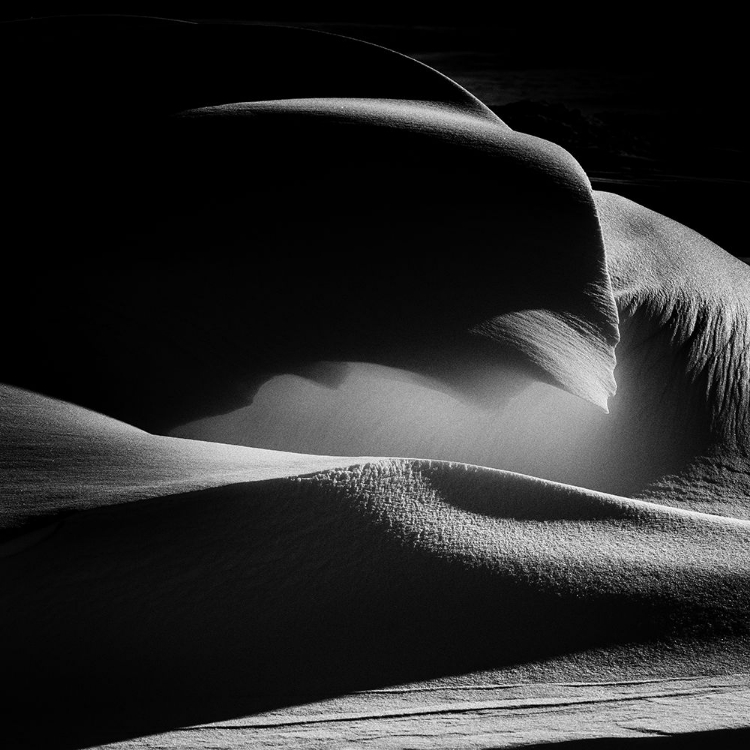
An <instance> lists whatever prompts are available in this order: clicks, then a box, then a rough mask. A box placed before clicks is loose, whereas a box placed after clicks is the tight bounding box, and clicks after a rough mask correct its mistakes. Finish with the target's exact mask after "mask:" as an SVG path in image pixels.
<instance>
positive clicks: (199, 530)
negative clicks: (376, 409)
mask: <svg viewBox="0 0 750 750" xmlns="http://www.w3.org/2000/svg"><path fill="white" fill-rule="evenodd" d="M378 481H379V482H381V483H384V484H383V486H381V487H380V491H379V495H378V497H380V498H387V497H388V496H389V493H388V486H387V485H388V484H389V482H391V481H394V487H393V489H394V491H395V490H396V488H397V485H398V482H397V481H395V480H391V479H389V478H388V477H387V476H384V477H382V478H381V480H378ZM379 486H380V485H379ZM354 489H355V486H354V485H351V486H350V485H349V484H348V483H347V482H346V481H339V482H338V483H325V482H322V483H321V482H317V481H309V480H308V481H303V482H299V481H296V482H294V481H288V480H274V481H269V482H259V483H252V484H243V485H236V486H232V487H225V488H221V489H217V490H210V491H203V492H195V493H189V494H186V495H181V496H174V497H171V498H163V499H159V500H153V501H142V502H138V503H132V504H130V505H128V507H126V508H123V507H120V508H113V509H108V510H99V511H93V512H89V513H81V514H79V516H77V517H75V518H73V519H70V520H67V521H65V522H63V523H62V524H61V525H60V527H59V528H58V530H57V531H56V532H55V533H54V534H53V535H52V536H51V537H49V538H48V539H46V540H45V542H44V544H43V545H40V546H39V547H36V548H30V549H28V550H26V551H25V552H23V553H21V554H19V555H16V556H15V557H12V558H7V559H6V560H5V561H4V567H3V572H4V575H3V582H2V595H3V600H4V602H5V607H4V609H3V614H2V616H1V617H0V635H1V636H2V642H3V643H4V644H6V648H7V649H8V652H7V654H6V655H5V656H4V665H5V666H4V681H3V693H4V695H3V706H4V715H5V718H4V724H3V732H4V736H5V737H7V738H13V741H14V742H18V743H21V744H20V745H19V746H28V747H33V746H44V745H45V743H49V741H50V739H51V737H50V735H52V737H53V738H54V743H53V744H54V745H55V747H60V748H68V747H69V748H80V747H87V746H91V745H93V744H97V743H103V742H108V741H114V740H117V739H121V738H125V737H132V736H138V735H142V734H147V733H155V732H159V731H165V730H167V729H170V728H174V727H178V726H186V725H190V724H195V723H202V722H209V721H217V720H220V719H226V718H231V717H237V716H243V715H248V714H252V713H257V712H260V711H264V710H268V709H271V708H274V707H280V706H286V705H294V704H298V703H303V702H309V701H313V700H319V699H323V698H325V697H329V696H334V695H340V694H345V693H348V692H351V691H353V690H361V689H367V688H374V687H378V686H388V685H396V684H404V683H408V682H413V681H417V680H423V679H428V678H435V677H440V676H445V675H450V674H465V673H468V672H472V671H479V670H486V669H492V668H501V667H503V666H511V665H514V664H521V663H524V662H528V661H538V660H542V659H545V658H549V657H554V656H555V655H560V654H570V653H574V652H578V651H582V650H586V649H591V648H596V647H606V646H608V645H614V644H634V643H638V642H642V641H653V640H658V639H660V638H666V639H667V640H671V639H672V638H674V637H675V636H676V635H677V634H679V632H681V631H682V630H685V632H688V633H689V634H690V636H691V637H701V633H702V630H701V628H703V627H704V625H705V628H707V630H706V633H704V634H703V635H704V636H708V637H716V636H718V637H722V636H723V635H731V634H732V633H733V632H734V629H736V627H738V625H737V623H734V622H733V621H727V622H726V623H725V624H724V625H722V626H721V627H719V625H718V624H716V623H711V614H710V612H701V611H700V608H695V607H692V606H691V608H690V609H689V610H687V609H685V608H684V606H682V605H678V604H677V602H675V601H670V599H669V597H664V598H661V599H660V600H658V601H657V600H653V599H650V598H648V597H639V596H638V595H637V594H633V595H628V596H625V595H623V594H619V595H618V594H612V593H610V594H607V593H606V592H604V591H600V592H599V593H597V591H596V590H595V589H592V590H588V591H586V590H585V589H580V590H578V589H577V588H576V587H575V586H573V588H572V589H571V590H567V589H566V588H565V587H563V588H562V589H560V588H558V587H556V586H554V585H543V582H542V581H539V580H536V579H535V578H534V577H532V578H531V579H528V578H527V577H526V575H525V574H523V572H522V571H517V570H516V569H515V567H514V566H510V567H505V566H503V565H498V564H497V560H496V559H495V555H496V554H501V552H499V551H498V552H497V553H496V552H493V551H490V550H488V551H487V553H485V555H486V557H485V558H482V557H480V558H477V559H475V560H474V562H473V564H472V565H467V564H466V561H465V560H463V559H462V558H461V557H460V556H453V555H447V554H445V553H439V552H437V551H434V550H431V548H430V545H429V544H428V543H427V542H420V543H416V540H415V539H412V538H410V537H409V535H408V534H406V535H403V534H402V533H401V531H399V525H398V524H396V525H395V526H394V525H393V524H392V521H389V520H388V516H389V514H388V513H385V515H384V514H383V511H384V508H383V507H380V504H381V501H379V500H377V499H376V498H375V496H368V494H367V493H366V492H364V493H361V494H358V495H357V494H352V492H353V491H354ZM424 489H429V486H425V487H424V488H421V485H419V484H417V485H414V486H412V487H411V489H410V490H409V492H411V493H413V494H414V497H413V501H414V502H418V501H419V497H420V494H419V493H420V492H422V491H423V490H424ZM443 489H444V488H443ZM464 489H465V488H464ZM479 489H481V487H480V488H479ZM445 494H446V497H447V495H448V493H447V492H446V493H445ZM447 499H448V500H450V501H452V502H453V501H455V502H459V504H461V505H463V503H462V502H460V501H459V500H458V498H451V497H447ZM469 505H470V503H469ZM92 560H96V561H97V564H96V566H93V567H92V565H91V561H92ZM739 616H740V615H739V614H738V615H737V617H739ZM701 623H703V625H702V624H701ZM40 717H42V718H41V719H40ZM24 742H25V743H26V745H23V743H24ZM14 746H16V745H14Z"/></svg>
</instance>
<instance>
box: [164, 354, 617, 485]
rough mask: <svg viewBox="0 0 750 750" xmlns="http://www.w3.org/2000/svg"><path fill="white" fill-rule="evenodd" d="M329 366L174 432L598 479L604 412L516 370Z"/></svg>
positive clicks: (576, 480) (569, 479)
mask: <svg viewBox="0 0 750 750" xmlns="http://www.w3.org/2000/svg"><path fill="white" fill-rule="evenodd" d="M327 370H328V373H329V374H330V372H331V371H332V370H335V371H336V372H337V374H338V380H339V381H340V382H338V384H337V385H333V386H327V385H323V384H321V383H318V382H315V381H314V380H310V379H307V378H303V377H299V376H295V375H281V376H278V377H275V378H273V379H272V380H271V381H269V382H268V383H266V384H265V385H264V386H263V387H262V388H261V389H260V391H259V392H258V393H257V394H256V396H255V398H254V399H253V401H252V403H251V404H250V405H249V406H246V407H244V408H241V409H237V410H235V411H232V412H229V413H228V414H224V415H219V416H216V417H209V418H206V419H202V420H198V421H196V422H191V423H189V424H186V425H183V426H181V427H178V428H176V429H175V430H173V431H172V432H171V434H172V435H174V436H177V437H184V438H192V439H199V440H209V441H216V442H223V443H234V444H237V445H246V446H256V447H258V446H260V447H264V448H272V449H275V450H284V451H294V452H299V453H320V454H328V455H382V456H407V457H415V458H428V459H441V460H447V461H458V462H462V463H468V464H475V465H479V466H488V467H492V468H498V469H507V470H510V471H516V472H519V473H523V474H530V475H533V476H539V477H544V478H548V479H554V480H556V481H561V482H566V483H570V484H579V485H583V486H595V485H597V484H598V482H597V481H596V478H595V477H596V470H597V467H596V466H592V465H591V464H592V463H593V462H594V461H595V458H594V457H592V456H591V455H590V452H591V449H592V445H591V443H592V442H593V439H594V438H595V434H596V431H597V430H600V429H601V428H602V426H603V425H604V424H605V423H606V418H607V415H606V414H604V413H603V412H602V410H601V409H599V408H597V407H595V406H593V405H592V404H590V403H588V402H586V401H584V400H583V399H579V398H576V397H575V396H572V395H570V394H568V393H566V392H564V391H562V390H561V389H559V388H556V387H554V386H551V385H547V384H545V383H541V382H538V381H535V380H533V379H532V378H531V377H530V376H528V375H525V374H524V373H522V372H520V371H514V370H513V369H512V368H505V367H503V366H502V365H500V364H498V365H497V366H496V367H494V368H491V367H490V366H489V365H488V366H487V368H486V370H485V371H484V373H483V374H482V377H481V378H480V377H478V373H476V372H474V373H472V383H471V387H468V386H467V387H462V388H461V390H460V391H459V390H458V389H459V388H460V387H461V385H465V384H461V383H458V382H455V385H456V388H455V389H453V390H451V389H448V388H446V387H444V386H443V387H441V385H440V383H439V382H437V381H434V380H432V381H431V380H428V379H426V378H421V377H419V376H417V375H415V374H413V373H409V372H406V371H404V370H397V369H395V368H387V367H382V366H379V365H372V364H368V363H361V362H358V363H329V365H328V367H327ZM509 380H511V381H512V383H513V384H512V386H509V385H508V381H509ZM479 381H481V383H480V382H479ZM493 386H494V388H493ZM467 392H468V393H473V394H474V397H470V396H467V395H466V394H467ZM587 444H588V445H587ZM582 457H583V458H582Z"/></svg>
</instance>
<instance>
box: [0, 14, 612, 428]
mask: <svg viewBox="0 0 750 750" xmlns="http://www.w3.org/2000/svg"><path fill="white" fill-rule="evenodd" d="M19 29H20V30H19ZM1 31H2V34H3V35H4V36H5V37H6V42H7V43H6V44H4V45H3V46H2V49H3V54H4V55H7V56H8V59H9V60H10V59H13V58H14V56H15V57H17V56H20V55H21V54H23V55H24V57H25V58H26V59H28V60H29V65H28V68H27V69H25V70H23V71H22V75H19V76H18V77H17V78H13V79H12V87H11V89H12V90H9V91H8V106H9V108H10V109H11V110H12V111H13V112H14V114H15V115H16V117H14V118H13V123H12V128H13V133H12V135H11V136H9V137H10V139H11V140H12V141H13V142H14V144H15V146H14V149H13V152H12V157H11V159H10V160H9V164H8V165H7V169H6V172H5V191H4V199H5V200H6V201H7V203H6V207H7V215H8V217H9V226H8V227H7V230H8V234H9V235H10V237H11V238H12V240H13V241H12V242H10V243H8V244H7V247H8V248H9V249H8V263H7V266H6V273H7V276H8V278H13V279H14V280H15V283H13V284H11V285H10V288H9V291H8V293H7V294H6V295H4V296H3V298H2V301H1V302H0V314H2V315H3V317H4V318H5V319H7V320H12V321H13V325H12V326H11V327H10V328H11V330H10V332H9V336H8V338H7V339H6V342H5V364H4V366H3V369H2V372H1V373H0V375H2V378H3V380H5V381H6V382H8V383H11V384H14V385H20V386H23V387H26V388H30V389H32V390H36V391H38V392H40V393H45V394H48V395H51V396H54V397H58V398H62V399H66V400H69V401H72V402H74V403H77V404H80V405H82V406H86V407H89V408H92V409H94V410H97V411H100V412H103V413H105V414H108V415H110V416H113V417H116V418H118V419H122V420H123V421H126V422H128V423H130V424H133V425H136V426H138V427H142V428H144V429H146V430H149V431H152V432H160V433H163V432H166V431H168V429H169V428H170V427H173V426H175V425H178V424H183V423H185V422H188V421H191V420H193V419H197V418H199V417H201V416H206V415H211V414H218V413H223V412H226V411H229V410H230V409H232V408H236V407H238V406H242V405H244V404H246V403H248V401H249V400H250V399H251V398H252V396H253V394H254V393H255V392H256V391H257V389H258V387H259V386H260V385H261V384H262V383H263V382H265V381H266V380H267V379H268V378H269V377H271V376H272V375H273V374H274V373H280V372H296V371H298V370H299V369H300V368H304V367H307V366H309V365H310V364H311V363H314V362H317V361H321V360H329V361H369V362H375V363H378V364H383V365H386V366H393V367H401V368H403V369H407V370H414V371H416V372H418V373H424V374H428V375H431V374H432V373H433V372H434V371H438V372H439V371H440V369H441V367H443V364H440V363H438V364H437V365H436V364H435V362H434V357H435V352H439V351H440V347H445V348H446V350H451V349H456V348H458V349H459V350H460V349H461V348H462V347H463V346H464V344H463V343H462V340H463V339H465V338H466V332H467V331H468V330H469V329H470V328H471V327H472V326H474V325H477V324H478V323H480V322H482V321H485V320H487V319H489V318H492V317H494V316H497V315H501V314H503V313H504V312H508V311H511V310H517V309H535V308H540V307H543V308H545V309H551V310H553V311H564V312H570V313H573V314H576V315H580V316H581V317H582V318H583V319H592V320H593V322H594V325H595V326H598V325H600V323H601V326H602V328H604V329H606V328H607V326H608V325H609V326H610V327H611V320H610V321H609V322H602V321H600V318H602V311H601V310H600V309H599V308H598V307H597V305H598V302H594V301H592V300H594V299H595V296H594V295H589V296H588V297H587V294H588V290H589V289H590V286H591V285H599V286H601V285H603V284H604V283H605V277H604V275H603V273H602V268H601V263H600V260H601V259H600V257H599V255H600V252H601V248H600V247H599V235H598V226H597V224H596V219H595V216H594V213H593V211H592V208H591V205H590V204H589V203H587V202H586V201H585V200H581V199H580V198H579V196H578V195H577V194H576V193H575V192H574V191H573V190H568V189H567V188H566V187H565V186H564V185H563V186H561V185H560V184H558V182H557V181H556V178H555V176H554V174H552V173H551V172H548V171H546V170H544V169H542V168H540V167H537V166H534V165H533V164H532V165H531V166H530V165H529V164H528V163H527V162H525V161H524V160H522V159H517V158H516V157H515V156H514V154H513V152H512V149H511V150H508V151H500V150H498V151H492V149H489V150H488V148H487V147H486V146H485V145H484V144H483V141H482V140H481V139H480V140H479V141H477V142H474V141H473V140H472V139H470V138H464V137H463V136H460V137H454V136H453V134H452V133H451V132H447V131H446V133H442V132H434V133H433V132H430V131H429V130H428V131H426V132H422V131H418V130H415V129H413V128H411V126H403V127H402V126H393V127H391V126H390V125H389V124H388V123H389V121H388V116H389V115H388V114H387V112H386V113H385V114H383V113H382V112H381V113H380V114H379V115H377V116H376V117H374V118H368V117H361V118H359V119H356V118H355V119H352V118H347V117H346V116H343V115H342V116H340V117H338V116H333V115H331V116H328V115H326V116H319V115H315V114H312V115H311V114H309V113H305V112H295V111H291V112H288V111H278V110H274V109H273V108H271V109H268V108H266V110H262V109H261V110H260V111H256V112H250V113H244V114H243V113H242V112H239V113H238V112H233V111H227V110H214V111H212V112H210V113H208V114H204V115H197V114H195V115H193V116H184V117H172V116H171V115H172V114H173V113H174V112H176V111H178V110H182V109H185V108H187V107H196V106H202V105H209V104H221V103H225V102H234V101H247V100H259V99H260V100H262V99H268V98H273V99H277V98H278V99H287V98H290V97H292V98H294V97H308V96H318V97H329V96H357V97H378V96H385V97H388V98H395V99H406V98H415V99H418V100H420V101H424V100H428V101H440V102H442V103H453V104H455V105H460V106H466V107H471V106H473V104H472V101H473V100H472V99H471V97H468V95H467V94H465V92H462V91H461V90H460V89H458V88H457V87H455V86H454V85H453V84H452V83H450V82H449V81H447V79H444V78H443V77H442V76H439V75H437V74H435V73H434V72H432V71H429V70H428V69H426V68H424V67H423V66H421V65H419V64H417V63H414V62H413V61H410V60H408V59H406V58H403V57H401V56H399V55H394V54H392V53H390V52H388V51H386V50H381V49H379V48H372V47H370V46H368V45H362V44H361V43H358V42H355V41H352V40H348V39H339V38H337V37H333V36H330V35H325V34H317V33H315V32H310V31H306V30H299V29H296V30H295V29H291V30H290V29H281V28H275V27H249V26H243V27H235V26H231V25H229V26H222V25H210V26H202V25H200V24H198V25H190V24H182V23H177V24H174V25H171V24H169V23H165V22H163V21H155V22H154V23H153V25H151V22H150V21H144V20H142V19H141V20H137V19H136V20H133V19H124V20H122V19H112V18H106V19H96V18H92V19H83V20H80V19H78V20H77V19H57V20H55V19H52V20H48V21H39V22H35V21H29V22H23V23H19V24H9V25H8V26H7V27H5V28H3V29H2V30H1ZM136 43H137V46H138V50H139V54H138V56H137V57H136V58H134V57H133V56H132V54H130V50H131V48H132V46H133V45H134V44H136ZM269 57H272V58H273V59H274V60H278V61H279V64H278V66H275V67H273V68H272V69H271V70H272V71H273V72H272V74H269V73H268V70H269V68H268V66H267V65H266V61H267V58H269ZM92 60H97V65H96V66H92V65H91V61H92ZM344 60H345V61H346V64H343V63H342V61H344ZM52 61H54V65H52V64H51V63H52ZM260 70H262V71H263V73H262V75H260V74H259V75H252V74H248V73H246V71H251V72H252V71H260ZM228 71H229V72H228ZM237 71H242V74H241V75H240V74H239V73H238V72H237ZM230 72H231V74H230ZM217 82H218V83H217ZM467 102H468V103H467ZM383 118H384V119H383ZM499 174H500V175H502V179H501V180H499V179H498V175H499ZM540 212H543V213H544V216H545V221H544V222H541V221H539V215H540ZM550 227H554V231H552V230H551V229H550ZM563 250H564V251H563ZM540 267H543V268H544V269H545V272H544V274H540V273H539V269H540ZM612 333H613V332H612V331H611V330H607V334H609V335H612ZM447 359H448V357H447V356H446V357H444V360H446V361H447ZM450 366H451V365H450V364H445V367H447V368H450ZM425 370H426V371H427V372H425Z"/></svg>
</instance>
